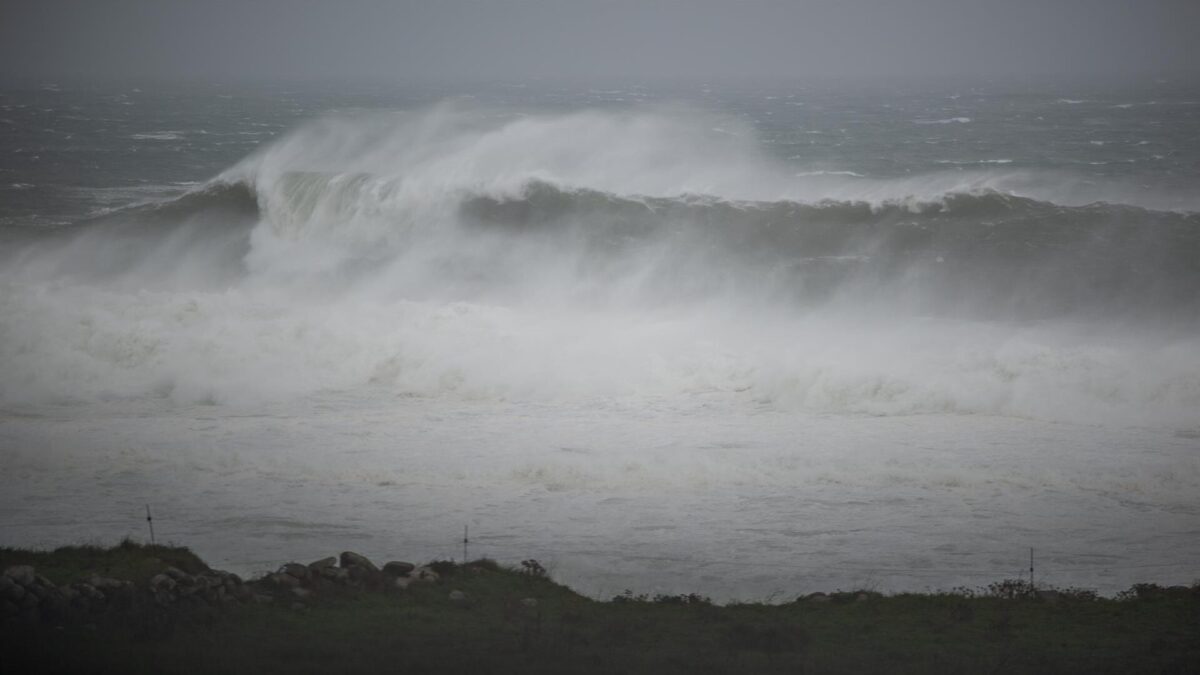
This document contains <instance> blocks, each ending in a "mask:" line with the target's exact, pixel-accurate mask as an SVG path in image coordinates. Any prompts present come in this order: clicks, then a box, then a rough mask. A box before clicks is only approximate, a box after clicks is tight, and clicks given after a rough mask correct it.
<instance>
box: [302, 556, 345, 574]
mask: <svg viewBox="0 0 1200 675" xmlns="http://www.w3.org/2000/svg"><path fill="white" fill-rule="evenodd" d="M337 564H338V559H337V558H335V557H333V556H329V557H328V558H321V559H320V560H317V561H315V562H310V563H308V567H309V569H311V570H314V571H317V570H323V569H327V568H330V567H336V566H337Z"/></svg>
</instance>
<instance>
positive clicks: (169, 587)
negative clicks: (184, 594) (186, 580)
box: [150, 573, 178, 591]
mask: <svg viewBox="0 0 1200 675" xmlns="http://www.w3.org/2000/svg"><path fill="white" fill-rule="evenodd" d="M177 585H178V584H177V583H176V582H175V579H173V578H172V577H169V576H167V575H166V574H165V573H163V574H155V575H154V576H153V577H151V578H150V588H151V589H152V590H155V591H173V590H175V587H176V586H177Z"/></svg>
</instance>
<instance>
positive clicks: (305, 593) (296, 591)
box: [292, 588, 313, 600]
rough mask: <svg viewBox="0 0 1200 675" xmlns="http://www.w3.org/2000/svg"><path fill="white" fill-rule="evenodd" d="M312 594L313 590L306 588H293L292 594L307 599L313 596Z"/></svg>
mask: <svg viewBox="0 0 1200 675" xmlns="http://www.w3.org/2000/svg"><path fill="white" fill-rule="evenodd" d="M312 594H313V593H312V591H310V590H308V589H306V588H293V589H292V595H294V596H296V597H297V598H300V599H301V600H306V599H308V598H309V597H312Z"/></svg>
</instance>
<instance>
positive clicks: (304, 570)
mask: <svg viewBox="0 0 1200 675" xmlns="http://www.w3.org/2000/svg"><path fill="white" fill-rule="evenodd" d="M279 571H280V572H283V573H284V574H287V575H289V576H293V577H296V578H297V579H299V580H300V581H307V580H308V579H309V577H311V576H312V570H310V569H309V568H308V566H307V565H301V564H300V563H288V564H286V565H284V566H283V567H281V568H279Z"/></svg>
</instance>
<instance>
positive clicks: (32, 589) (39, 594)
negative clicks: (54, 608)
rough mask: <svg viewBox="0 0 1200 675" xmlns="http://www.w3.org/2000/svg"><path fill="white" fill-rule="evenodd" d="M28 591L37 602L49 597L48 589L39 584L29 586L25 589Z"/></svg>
mask: <svg viewBox="0 0 1200 675" xmlns="http://www.w3.org/2000/svg"><path fill="white" fill-rule="evenodd" d="M25 590H26V591H29V595H32V596H34V597H36V598H37V599H38V600H45V599H46V598H48V597H50V589H49V588H46V587H45V586H43V585H41V584H29V585H28V586H26V587H25Z"/></svg>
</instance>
